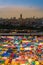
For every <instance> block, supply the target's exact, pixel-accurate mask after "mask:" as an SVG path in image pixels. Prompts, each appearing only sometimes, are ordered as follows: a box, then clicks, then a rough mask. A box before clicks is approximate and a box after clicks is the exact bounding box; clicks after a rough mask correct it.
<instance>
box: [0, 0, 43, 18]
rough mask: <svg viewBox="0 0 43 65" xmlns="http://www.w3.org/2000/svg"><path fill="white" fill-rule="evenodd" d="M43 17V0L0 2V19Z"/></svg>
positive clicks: (8, 0)
mask: <svg viewBox="0 0 43 65" xmlns="http://www.w3.org/2000/svg"><path fill="white" fill-rule="evenodd" d="M21 13H22V15H23V17H24V18H28V17H33V16H35V17H43V0H0V17H3V18H10V17H17V18H19V15H20V14H21Z"/></svg>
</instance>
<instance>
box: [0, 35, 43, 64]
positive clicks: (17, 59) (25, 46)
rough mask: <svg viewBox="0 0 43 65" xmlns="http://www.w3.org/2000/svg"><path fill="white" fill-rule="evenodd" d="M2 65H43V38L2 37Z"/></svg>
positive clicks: (0, 40)
mask: <svg viewBox="0 0 43 65" xmlns="http://www.w3.org/2000/svg"><path fill="white" fill-rule="evenodd" d="M0 65H43V36H0Z"/></svg>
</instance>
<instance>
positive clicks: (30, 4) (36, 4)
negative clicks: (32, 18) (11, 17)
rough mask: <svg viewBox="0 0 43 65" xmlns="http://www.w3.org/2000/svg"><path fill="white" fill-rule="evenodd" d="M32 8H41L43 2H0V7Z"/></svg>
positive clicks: (40, 0)
mask: <svg viewBox="0 0 43 65" xmlns="http://www.w3.org/2000/svg"><path fill="white" fill-rule="evenodd" d="M4 5H5V6H7V5H8V6H10V5H11V6H12V5H16V6H33V7H39V8H40V7H41V8H43V0H0V6H4Z"/></svg>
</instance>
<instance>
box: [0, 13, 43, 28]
mask: <svg viewBox="0 0 43 65" xmlns="http://www.w3.org/2000/svg"><path fill="white" fill-rule="evenodd" d="M21 27H22V29H23V28H25V29H29V28H30V29H32V27H33V28H41V29H42V28H43V18H35V17H33V18H25V19H24V18H23V17H22V14H20V17H19V18H18V19H16V17H13V18H10V19H8V18H7V19H3V18H0V29H9V28H10V29H17V28H20V29H21Z"/></svg>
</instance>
